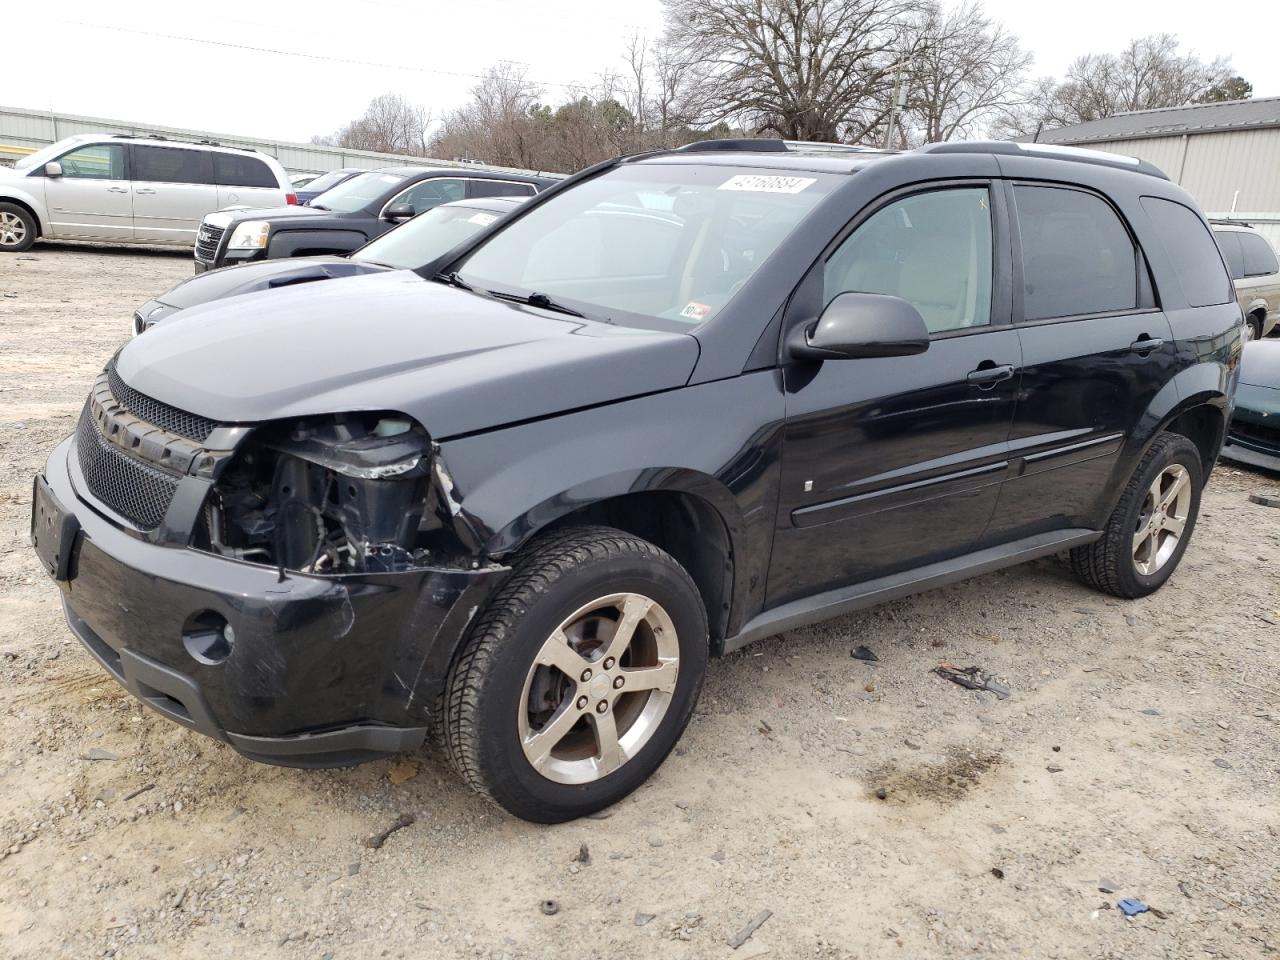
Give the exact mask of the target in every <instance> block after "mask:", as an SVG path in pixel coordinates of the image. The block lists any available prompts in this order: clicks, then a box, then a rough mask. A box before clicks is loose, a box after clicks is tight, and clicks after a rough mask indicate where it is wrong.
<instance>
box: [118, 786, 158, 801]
mask: <svg viewBox="0 0 1280 960" xmlns="http://www.w3.org/2000/svg"><path fill="white" fill-rule="evenodd" d="M155 788H156V785H155V784H154V783H144V784H143V785H142V786H140V787H139V788H138V789H137V790H135V791H133V793H126V794H125V795H124V798H125V800H132V799H133V798H134V797H140V796H142V795H143V794H144V793H146V792H147V791H148V790H154V789H155Z"/></svg>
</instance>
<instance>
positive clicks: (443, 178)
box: [195, 167, 555, 273]
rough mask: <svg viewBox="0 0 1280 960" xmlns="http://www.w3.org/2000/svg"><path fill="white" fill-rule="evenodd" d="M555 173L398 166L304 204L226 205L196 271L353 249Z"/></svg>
mask: <svg viewBox="0 0 1280 960" xmlns="http://www.w3.org/2000/svg"><path fill="white" fill-rule="evenodd" d="M554 182H555V180H553V179H550V178H547V177H540V176H526V175H524V174H515V173H495V172H492V171H488V170H467V171H466V172H465V173H460V172H459V171H458V168H456V167H395V168H389V169H386V170H377V171H371V172H369V173H362V174H359V175H357V176H354V177H352V178H351V179H350V180H348V181H346V182H345V183H340V184H338V186H336V187H334V188H332V189H330V190H326V191H325V196H324V199H323V200H319V199H317V200H314V201H312V203H311V204H310V205H309V206H305V207H280V208H277V209H274V210H236V211H223V212H221V213H215V214H210V215H209V216H207V217H205V219H204V223H202V224H201V225H200V236H199V239H198V240H197V242H196V258H195V269H196V273H203V272H204V271H205V270H212V269H214V268H215V267H226V266H234V265H236V264H242V263H252V262H254V261H257V260H275V259H278V258H281V257H308V256H316V255H319V254H336V253H350V252H351V251H352V250H355V249H357V248H359V247H362V246H364V245H365V244H366V243H368V242H369V241H370V240H372V239H373V238H374V237H378V236H381V235H382V234H384V233H386V232H387V231H388V230H390V229H391V228H392V227H394V226H396V225H397V224H400V223H403V222H404V221H406V220H411V219H412V218H413V217H414V216H416V215H417V214H419V213H422V212H424V211H426V210H430V209H431V208H432V207H437V206H439V205H440V204H442V203H448V202H449V201H450V200H464V199H465V200H470V199H477V198H479V197H503V196H512V197H529V196H532V195H533V194H535V193H536V192H537V191H538V190H540V189H543V188H545V187H547V186H550V185H551V184H552V183H554Z"/></svg>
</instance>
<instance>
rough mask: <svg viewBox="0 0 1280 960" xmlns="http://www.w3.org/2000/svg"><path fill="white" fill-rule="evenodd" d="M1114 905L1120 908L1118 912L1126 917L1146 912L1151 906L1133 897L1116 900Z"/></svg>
mask: <svg viewBox="0 0 1280 960" xmlns="http://www.w3.org/2000/svg"><path fill="white" fill-rule="evenodd" d="M1116 906H1117V907H1119V908H1120V912H1121V913H1123V914H1124V915H1125V916H1126V917H1136V916H1137V915H1138V914H1140V913H1146V912H1147V911H1148V910H1150V909H1151V908H1150V907H1148V906H1147V905H1146V904H1145V903H1143V902H1142V901H1141V900H1135V899H1134V898H1133V897H1125V898H1124V899H1123V900H1120V901H1117V903H1116Z"/></svg>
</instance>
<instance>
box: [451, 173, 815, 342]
mask: <svg viewBox="0 0 1280 960" xmlns="http://www.w3.org/2000/svg"><path fill="white" fill-rule="evenodd" d="M838 182H839V181H838V178H836V177H833V176H830V175H824V174H820V173H810V172H808V171H806V172H804V174H803V175H795V176H793V175H790V174H782V173H775V172H773V171H769V170H760V169H751V168H745V167H744V168H735V167H726V166H712V165H705V166H685V165H683V164H681V165H675V164H670V165H668V164H630V163H628V164H622V165H620V166H617V167H614V168H613V169H612V170H609V171H608V172H606V173H604V174H602V175H600V176H598V177H595V178H594V179H592V180H587V181H585V182H583V183H581V184H579V185H578V186H575V187H572V188H570V189H568V190H565V191H564V192H562V193H559V194H557V195H555V196H553V197H550V198H548V199H547V200H546V201H545V202H544V203H542V204H540V205H539V206H538V207H536V208H535V209H533V210H530V211H529V212H528V213H527V214H526V215H524V216H522V217H521V218H520V219H519V220H516V221H515V222H514V223H512V224H511V225H510V226H508V227H507V228H505V229H503V230H501V231H500V232H498V233H497V234H495V235H494V236H493V238H492V239H490V240H488V241H486V242H485V243H483V244H481V246H480V247H479V248H478V249H477V250H476V251H475V252H474V253H472V254H471V255H470V256H469V257H468V258H467V259H466V260H464V261H463V262H462V263H461V264H460V266H459V267H458V270H457V273H458V275H459V276H460V277H461V279H462V280H464V281H465V282H466V283H468V284H470V285H471V286H473V287H476V288H478V289H484V290H490V291H494V292H499V293H505V294H513V295H520V296H527V295H529V294H533V293H537V294H541V295H543V296H546V297H550V298H552V299H553V300H555V301H558V302H560V303H563V304H566V305H568V306H571V307H572V308H573V309H576V310H578V311H580V312H582V313H584V314H586V315H587V316H589V317H594V318H596V319H605V320H610V321H612V322H615V323H621V324H626V325H628V326H640V327H651V328H658V329H665V330H671V329H677V330H688V329H690V328H691V327H694V326H696V325H698V324H700V323H703V322H705V321H706V320H709V319H711V318H712V317H713V316H715V315H716V313H718V312H719V311H720V310H721V309H722V308H723V307H724V305H725V304H726V303H728V302H729V300H730V298H731V297H732V296H733V295H734V294H735V293H737V292H738V291H739V290H740V289H741V288H742V286H743V284H745V283H746V281H747V279H748V278H749V277H750V276H751V274H752V273H754V272H755V271H756V269H758V268H759V266H760V264H762V263H763V262H764V261H765V260H766V259H767V258H768V257H769V256H770V255H771V254H772V253H773V251H774V250H775V249H777V247H778V246H779V244H781V243H782V241H783V239H784V238H785V237H786V236H787V235H788V234H789V233H791V231H792V230H793V229H794V228H795V226H796V224H798V223H799V222H800V221H801V220H802V219H803V218H804V217H805V215H806V214H808V213H809V211H810V210H812V209H813V208H814V206H816V205H817V203H818V201H819V200H821V199H822V197H824V196H825V195H826V194H827V193H828V192H830V190H831V189H833V188H834V186H835V185H836V184H837V183H838Z"/></svg>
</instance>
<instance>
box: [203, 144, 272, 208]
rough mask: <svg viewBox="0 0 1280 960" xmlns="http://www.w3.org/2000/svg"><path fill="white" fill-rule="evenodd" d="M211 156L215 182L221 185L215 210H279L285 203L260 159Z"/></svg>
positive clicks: (246, 154)
mask: <svg viewBox="0 0 1280 960" xmlns="http://www.w3.org/2000/svg"><path fill="white" fill-rule="evenodd" d="M212 156H213V178H214V182H216V183H217V184H218V200H217V203H218V205H217V206H216V207H214V208H213V209H215V210H222V209H224V208H226V207H237V206H239V207H278V206H280V205H282V204H283V203H284V202H285V197H284V194H285V191H284V190H283V189H282V188H281V186H280V184H279V183H278V182H277V180H276V175H275V173H274V172H273V171H272V170H271V167H269V166H268V165H267V164H266V162H265V161H264V160H263V159H262V158H261V157H255V156H253V155H252V154H250V153H244V154H239V153H219V152H217V151H214V152H213V154H212Z"/></svg>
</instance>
